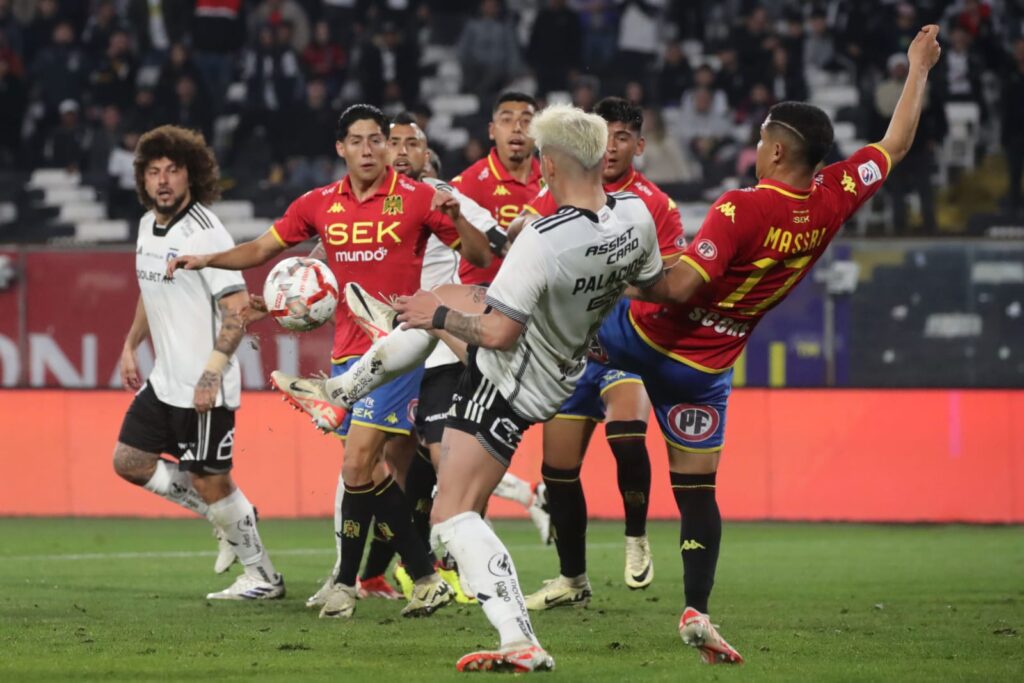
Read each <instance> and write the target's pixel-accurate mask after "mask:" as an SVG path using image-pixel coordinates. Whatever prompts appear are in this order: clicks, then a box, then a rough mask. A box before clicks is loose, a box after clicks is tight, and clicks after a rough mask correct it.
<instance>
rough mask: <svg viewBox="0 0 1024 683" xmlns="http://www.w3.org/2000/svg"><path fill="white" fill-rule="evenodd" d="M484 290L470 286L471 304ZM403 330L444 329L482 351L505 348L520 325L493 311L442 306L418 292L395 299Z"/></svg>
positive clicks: (432, 296)
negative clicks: (483, 311) (471, 311)
mask: <svg viewBox="0 0 1024 683" xmlns="http://www.w3.org/2000/svg"><path fill="white" fill-rule="evenodd" d="M485 294H486V290H485V289H484V288H482V287H474V288H473V291H472V293H471V296H472V297H473V299H474V301H476V300H477V299H479V300H480V301H483V297H484V295H485ZM394 307H395V310H396V311H398V320H399V322H401V323H404V324H403V325H402V327H403V328H405V329H408V328H417V329H421V330H444V331H445V332H447V333H449V334H451V335H452V336H453V337H456V338H458V339H461V340H462V341H464V342H466V343H467V344H471V345H473V346H479V347H481V348H485V349H508V348H510V347H511V346H512V345H513V344H515V342H516V340H517V339H519V336H520V335H521V334H522V333H523V328H524V327H525V325H523V324H522V323H520V322H517V321H515V320H513V319H512V318H509V317H508V316H506V315H505V314H504V313H501V312H500V311H497V310H494V309H492V310H490V311H487V312H486V313H464V312H462V311H457V310H455V309H453V308H448V307H447V306H445V305H443V303H442V301H441V299H440V298H439V297H438V296H437V295H436V294H433V293H431V292H425V291H423V290H420V291H418V292H416V294H414V295H413V296H403V297H399V298H398V300H397V301H396V302H395V304H394Z"/></svg>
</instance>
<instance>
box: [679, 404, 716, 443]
mask: <svg viewBox="0 0 1024 683" xmlns="http://www.w3.org/2000/svg"><path fill="white" fill-rule="evenodd" d="M667 421H668V428H669V431H671V432H672V434H673V435H674V436H676V437H678V438H680V439H682V440H683V441H686V442H687V443H698V442H701V441H705V440H706V439H708V438H710V437H711V436H712V435H713V434H714V433H715V432H716V431H717V430H718V425H719V423H720V422H721V418H720V417H719V415H718V411H717V410H715V409H714V408H712V407H711V406H695V405H690V404H689V403H680V404H679V405H675V406H672V408H671V409H670V410H669V411H668V416H667Z"/></svg>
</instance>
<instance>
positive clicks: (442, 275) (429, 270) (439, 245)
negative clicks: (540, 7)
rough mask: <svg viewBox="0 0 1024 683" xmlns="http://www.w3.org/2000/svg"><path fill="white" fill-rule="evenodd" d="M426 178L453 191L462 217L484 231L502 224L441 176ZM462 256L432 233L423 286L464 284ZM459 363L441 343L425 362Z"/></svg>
mask: <svg viewBox="0 0 1024 683" xmlns="http://www.w3.org/2000/svg"><path fill="white" fill-rule="evenodd" d="M422 180H423V182H425V183H426V184H428V185H431V186H432V187H434V188H436V189H438V190H444V191H445V192H450V193H451V194H452V195H453V196H454V197H455V198H456V199H457V200H458V201H459V211H460V212H461V213H462V216H463V217H464V218H465V219H466V220H467V221H468V222H469V224H470V225H472V226H473V227H474V228H476V229H477V230H479V231H480V232H484V233H486V232H487V231H488V230H490V229H491V228H497V227H498V221H496V220H494V217H493V216H492V215H491V212H490V211H488V210H487V209H485V208H483V207H482V206H480V205H479V204H477V203H476V202H475V201H473V200H472V199H470V198H469V197H467V196H466V195H464V194H462V193H461V192H459V191H458V190H457V189H455V188H454V187H452V186H451V185H449V184H448V183H446V182H445V181H443V180H438V179H437V178H423V179H422ZM460 258H461V256H459V252H457V251H455V250H454V249H452V248H451V247H449V246H447V245H446V244H445V243H444V242H442V241H441V240H439V239H437V236H436V235H431V236H430V239H429V240H427V248H426V251H424V252H423V270H422V272H421V273H420V289H425V290H427V291H430V290H431V289H433V288H434V287H437V286H439V285H449V284H456V285H457V284H461V282H462V280H460V279H459V259H460ZM458 362H459V358H458V356H456V355H455V354H454V353H453V352H452V350H451V349H450V348H448V345H447V344H444V343H439V344H438V345H437V346H435V347H434V350H433V351H432V352H431V354H430V356H429V357H428V358H427V360H426V363H425V364H424V365H425V366H426V367H428V368H435V367H438V366H441V365H450V364H452V363H458Z"/></svg>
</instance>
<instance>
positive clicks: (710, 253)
mask: <svg viewBox="0 0 1024 683" xmlns="http://www.w3.org/2000/svg"><path fill="white" fill-rule="evenodd" d="M697 253H698V254H700V257H701V258H702V259H705V260H707V261H712V260H714V258H715V257H716V256H718V247H716V246H715V243H714V242H712V241H711V240H707V239H705V240H701V241H700V242H697Z"/></svg>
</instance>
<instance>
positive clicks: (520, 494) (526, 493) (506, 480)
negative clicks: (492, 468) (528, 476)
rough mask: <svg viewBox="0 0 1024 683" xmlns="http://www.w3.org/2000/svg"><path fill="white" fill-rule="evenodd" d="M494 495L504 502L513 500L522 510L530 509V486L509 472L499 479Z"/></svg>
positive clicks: (531, 492)
mask: <svg viewBox="0 0 1024 683" xmlns="http://www.w3.org/2000/svg"><path fill="white" fill-rule="evenodd" d="M494 495H496V496H497V497H498V498H504V499H505V500H514V501H515V502H517V503H519V504H520V505H522V506H523V507H524V508H528V507H530V503H532V502H533V491H532V490H531V489H530V485H529V484H528V483H526V482H525V481H523V480H522V479H520V478H519V477H517V476H516V475H514V474H510V473H509V472H506V473H505V476H503V477H502V478H501V481H499V482H498V485H497V486H495V487H494Z"/></svg>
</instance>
